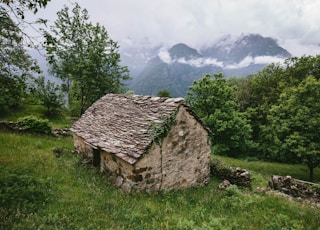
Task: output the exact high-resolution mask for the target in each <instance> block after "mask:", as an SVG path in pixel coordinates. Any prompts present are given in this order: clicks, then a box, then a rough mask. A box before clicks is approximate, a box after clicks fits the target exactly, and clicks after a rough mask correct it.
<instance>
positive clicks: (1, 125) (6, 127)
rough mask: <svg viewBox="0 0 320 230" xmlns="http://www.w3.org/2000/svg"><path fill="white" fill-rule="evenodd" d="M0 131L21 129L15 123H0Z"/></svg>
mask: <svg viewBox="0 0 320 230" xmlns="http://www.w3.org/2000/svg"><path fill="white" fill-rule="evenodd" d="M0 130H11V131H21V127H20V126H19V124H18V123H17V122H13V121H0Z"/></svg>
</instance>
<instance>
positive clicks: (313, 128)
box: [265, 76, 320, 180]
mask: <svg viewBox="0 0 320 230" xmlns="http://www.w3.org/2000/svg"><path fill="white" fill-rule="evenodd" d="M319 98H320V80H317V79H316V78H315V77H314V76H308V77H306V78H305V79H304V80H303V81H302V82H301V83H300V84H299V85H298V86H297V87H294V86H293V87H290V88H287V89H286V90H284V91H283V93H282V94H281V95H280V98H279V100H278V103H279V104H278V105H273V106H272V108H271V109H270V115H269V116H268V122H269V124H270V126H269V127H268V126H267V127H266V130H265V133H266V132H268V133H270V136H271V135H272V136H273V138H270V139H269V140H270V147H271V148H270V149H269V151H272V152H271V153H270V154H272V155H273V156H274V157H278V158H280V159H282V160H284V161H287V162H288V161H289V162H293V163H299V162H303V163H305V164H306V165H307V166H308V168H309V172H310V180H312V179H313V169H314V168H315V167H318V166H319V165H320V135H319V130H320V103H319Z"/></svg>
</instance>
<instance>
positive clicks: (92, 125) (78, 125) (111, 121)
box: [71, 94, 184, 164]
mask: <svg viewBox="0 0 320 230" xmlns="http://www.w3.org/2000/svg"><path fill="white" fill-rule="evenodd" d="M183 102H184V99H183V98H160V97H151V96H139V95H120V94H107V95H105V96H103V97H102V98H100V99H99V100H97V101H96V102H95V103H94V104H93V105H92V106H91V107H89V108H88V109H87V111H86V112H85V113H84V114H83V115H82V116H81V118H80V119H79V120H78V121H76V122H75V123H74V124H73V126H72V128H71V131H72V132H73V133H75V134H76V135H78V136H80V137H82V138H83V139H84V140H85V141H86V142H87V143H89V144H90V145H92V146H94V147H97V148H100V149H102V150H103V151H106V152H109V153H112V154H114V155H116V156H117V157H119V158H121V159H123V160H125V161H126V162H128V163H130V164H134V163H135V162H136V161H137V160H138V159H139V158H140V157H141V156H142V155H143V154H144V153H145V152H146V150H147V149H148V148H149V147H150V146H151V144H152V139H151V137H150V135H149V129H150V125H151V123H152V122H155V123H159V124H160V123H161V122H162V120H161V118H162V119H163V117H164V116H166V117H167V116H169V115H170V114H172V113H173V112H174V111H175V110H176V109H177V108H178V107H179V106H180V105H182V104H183Z"/></svg>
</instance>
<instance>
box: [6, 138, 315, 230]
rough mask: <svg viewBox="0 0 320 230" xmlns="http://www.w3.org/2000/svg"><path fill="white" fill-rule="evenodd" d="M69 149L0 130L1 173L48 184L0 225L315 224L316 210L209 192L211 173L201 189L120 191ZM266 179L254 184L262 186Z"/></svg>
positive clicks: (236, 192)
mask: <svg viewBox="0 0 320 230" xmlns="http://www.w3.org/2000/svg"><path fill="white" fill-rule="evenodd" d="M58 146H59V147H61V148H63V149H66V151H65V152H64V153H63V154H62V155H61V156H59V157H56V156H55V155H54V154H53V153H52V151H51V149H52V148H54V147H58ZM72 148H73V146H72V140H71V139H56V138H48V137H41V138H39V137H38V136H32V135H18V134H10V133H1V132H0V165H1V166H2V167H3V169H4V171H7V172H16V170H15V168H24V169H26V170H27V169H28V171H27V172H29V173H28V174H27V175H30V176H31V175H32V177H33V178H34V180H36V181H47V182H50V185H49V186H48V189H51V190H50V193H49V194H50V195H49V197H47V198H50V199H49V200H48V201H46V202H45V203H43V202H35V203H34V205H36V206H38V208H37V209H18V208H14V207H12V209H11V211H15V216H14V218H8V219H6V221H4V222H1V224H2V225H1V227H2V228H4V229H240V230H241V229H257V228H258V229H272V228H274V229H281V228H282V229H285V228H287V229H290V228H291V229H317V228H318V226H319V224H320V217H319V208H318V207H310V206H309V205H306V204H302V203H297V202H293V201H289V200H287V199H286V198H284V197H280V196H279V197H278V196H273V195H270V194H264V193H261V194H260V193H256V192H251V191H247V190H241V189H239V188H237V187H236V186H232V187H231V188H230V189H228V190H227V191H225V192H223V191H217V190H216V187H217V186H218V184H219V183H221V181H219V180H216V179H215V178H211V182H210V183H209V184H208V185H207V186H205V187H199V188H190V189H186V190H181V191H163V192H160V193H158V194H147V193H136V194H131V195H127V194H125V193H123V192H121V191H119V189H117V188H115V187H114V186H113V185H112V184H111V181H110V180H109V179H108V178H107V177H106V176H103V175H101V173H100V172H99V170H97V169H95V168H92V167H88V166H85V165H82V164H79V158H78V157H77V156H76V155H73V154H70V153H69V152H71V149H72ZM219 158H221V159H224V160H227V159H228V160H232V161H235V159H231V158H226V157H223V158H222V157H220V156H219ZM236 161H237V165H233V166H238V165H239V164H240V163H241V164H242V165H240V167H242V168H246V169H248V170H249V171H250V172H251V171H252V170H251V169H252V167H255V169H258V168H259V167H260V168H263V169H264V170H266V171H265V172H264V174H263V176H264V175H266V176H268V178H267V179H269V177H270V175H272V174H273V173H274V171H272V170H274V169H278V168H280V169H282V164H276V165H275V166H274V167H273V165H272V164H271V163H268V165H267V166H268V167H261V166H262V165H261V164H267V163H265V162H255V164H253V162H249V163H248V162H245V161H241V160H236ZM286 167H288V168H287V172H296V173H300V174H301V175H304V174H305V172H304V171H303V170H300V171H297V170H296V169H297V168H300V166H298V167H297V166H292V165H291V166H289V165H286ZM301 167H302V166H301ZM268 170H269V171H268ZM284 173H285V172H284ZM252 174H253V177H254V178H258V177H259V175H260V174H259V173H258V171H255V172H254V173H252ZM19 175H20V174H19ZM267 179H266V180H264V181H262V183H263V184H264V185H266V184H267ZM253 182H254V183H256V181H253ZM22 190H24V187H23V189H22ZM39 201H40V200H39ZM84 204H85V205H84ZM27 208H28V207H27ZM0 209H1V208H0ZM1 210H2V212H1V214H3V215H1V216H2V217H5V216H7V214H8V212H7V211H8V209H3V208H2V209H1ZM11 213H13V212H11ZM275 213H276V214H277V215H275ZM88 216H90V218H88Z"/></svg>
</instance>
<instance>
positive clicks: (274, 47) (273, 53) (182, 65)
mask: <svg viewBox="0 0 320 230" xmlns="http://www.w3.org/2000/svg"><path fill="white" fill-rule="evenodd" d="M131 51H132V50H131ZM121 54H122V60H123V64H124V65H127V66H128V67H129V69H130V70H131V75H132V77H133V80H132V81H131V82H130V85H129V88H130V89H131V90H133V91H134V92H135V93H136V94H144V95H155V94H157V92H158V91H159V90H161V89H168V90H169V91H170V92H171V94H172V95H173V96H175V97H178V96H182V97H183V96H185V94H186V91H187V90H188V87H189V86H190V85H192V82H193V81H194V80H197V79H199V78H201V77H203V76H204V75H205V74H213V73H216V72H222V73H224V75H225V76H237V77H240V76H246V75H248V74H252V73H256V72H257V71H259V70H261V69H263V68H264V67H265V66H267V65H269V64H271V63H273V62H276V63H277V62H282V61H284V60H285V59H286V58H288V57H291V54H290V53H289V52H288V51H287V50H285V49H284V48H282V47H280V46H279V45H278V43H277V41H276V40H275V39H273V38H270V37H263V36H261V35H259V34H247V35H241V36H238V37H234V36H230V35H227V36H224V37H222V38H221V39H219V40H217V42H216V43H214V44H213V45H211V46H210V47H204V48H202V49H199V50H196V49H194V48H192V47H190V46H188V45H187V44H183V43H179V44H175V45H173V46H172V47H171V48H169V49H166V48H165V47H161V46H157V47H149V48H146V47H143V49H142V50H141V52H140V51H139V49H136V50H134V53H129V52H128V51H127V50H122V52H121ZM132 70H133V71H132ZM139 71H140V72H139Z"/></svg>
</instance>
